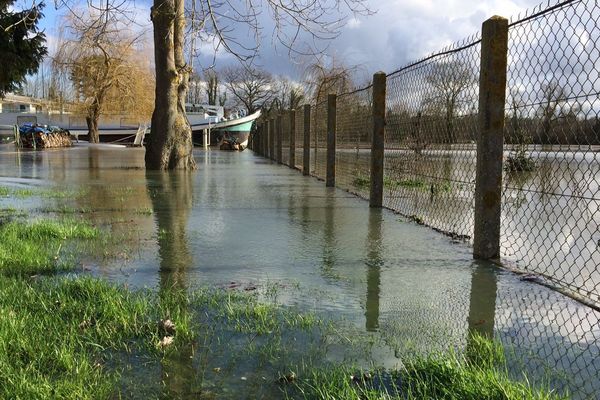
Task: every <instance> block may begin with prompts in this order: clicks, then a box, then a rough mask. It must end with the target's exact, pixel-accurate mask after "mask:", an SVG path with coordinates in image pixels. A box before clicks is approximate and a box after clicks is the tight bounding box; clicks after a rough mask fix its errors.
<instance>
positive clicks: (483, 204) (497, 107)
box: [473, 16, 508, 259]
mask: <svg viewBox="0 0 600 400" xmlns="http://www.w3.org/2000/svg"><path fill="white" fill-rule="evenodd" d="M507 53H508V20H507V19H505V18H502V17H498V16H494V17H492V18H490V19H488V20H487V21H485V22H484V23H483V27H482V36H481V66H480V68H481V70H480V75H479V121H478V127H479V135H478V138H477V172H476V178H475V232H474V238H473V257H474V258H479V259H493V258H498V257H499V256H500V217H501V205H502V204H501V203H502V156H503V149H504V110H505V103H506V69H507Z"/></svg>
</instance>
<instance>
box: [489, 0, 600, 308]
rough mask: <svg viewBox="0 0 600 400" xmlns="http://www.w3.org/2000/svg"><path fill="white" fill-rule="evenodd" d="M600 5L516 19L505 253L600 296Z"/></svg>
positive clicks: (578, 4)
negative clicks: (599, 151)
mask: <svg viewBox="0 0 600 400" xmlns="http://www.w3.org/2000/svg"><path fill="white" fill-rule="evenodd" d="M599 19H600V6H599V5H598V3H597V2H594V1H571V2H562V3H557V4H555V5H553V6H551V7H549V8H546V9H542V8H537V9H534V10H532V11H531V12H530V13H528V14H526V15H524V16H522V17H519V18H518V19H517V20H515V21H513V22H511V24H510V28H509V64H508V85H507V104H506V134H505V143H506V145H505V158H506V159H505V176H504V190H503V198H502V202H503V203H502V204H503V208H502V240H501V251H502V255H503V256H504V257H506V258H507V259H508V260H511V261H514V262H515V263H516V265H517V266H518V268H519V269H524V270H528V271H532V272H535V273H538V274H541V275H543V276H544V277H545V278H547V279H549V280H551V281H553V282H554V283H556V284H558V285H560V286H562V287H567V288H569V289H570V290H573V291H575V292H577V293H579V294H581V295H583V296H585V297H587V298H590V299H591V300H593V301H595V302H599V303H600V293H599V292H600V291H599V288H600V270H599V269H598V265H600V252H599V245H600V230H599V227H600V226H599V223H600V213H599V205H600V193H599V189H600V187H599V182H600V163H599V161H600V155H599V154H598V150H599V149H600V146H599V145H600V119H599V118H598V114H599V112H600V102H599V101H598V95H599V93H600V65H599V64H598V57H599V56H600V49H599V46H600V27H599V26H598V23H597V22H598V20H599Z"/></svg>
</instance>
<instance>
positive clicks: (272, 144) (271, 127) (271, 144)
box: [269, 118, 275, 160]
mask: <svg viewBox="0 0 600 400" xmlns="http://www.w3.org/2000/svg"><path fill="white" fill-rule="evenodd" d="M269 158H270V159H271V160H274V159H275V118H271V119H270V120H269Z"/></svg>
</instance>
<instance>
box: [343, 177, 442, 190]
mask: <svg viewBox="0 0 600 400" xmlns="http://www.w3.org/2000/svg"><path fill="white" fill-rule="evenodd" d="M352 185H353V186H354V187H356V188H357V189H368V188H369V187H370V185H371V179H370V178H369V177H368V176H365V175H357V176H356V177H355V178H354V180H353V181H352ZM383 186H384V187H385V188H387V189H390V190H394V189H397V188H405V189H417V190H422V191H430V192H432V193H442V192H450V191H452V185H451V184H450V183H449V182H445V181H440V182H437V183H428V182H426V181H424V180H422V179H401V180H396V179H392V178H390V177H389V176H385V177H384V178H383Z"/></svg>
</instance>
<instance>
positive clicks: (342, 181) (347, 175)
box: [335, 87, 373, 198]
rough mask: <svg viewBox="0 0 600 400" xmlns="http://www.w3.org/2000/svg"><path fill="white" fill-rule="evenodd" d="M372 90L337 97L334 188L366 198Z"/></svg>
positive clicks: (362, 90) (371, 134) (368, 183)
mask: <svg viewBox="0 0 600 400" xmlns="http://www.w3.org/2000/svg"><path fill="white" fill-rule="evenodd" d="M372 108H373V93H372V87H367V88H364V89H360V90H357V91H354V92H351V93H346V94H342V95H340V96H338V97H337V111H336V115H337V126H336V128H337V129H336V150H335V168H336V171H335V175H336V186H338V187H340V188H342V189H345V190H347V191H349V192H352V193H356V194H358V195H359V196H361V197H364V198H368V197H369V187H370V179H371V178H370V169H371V168H370V166H371V141H372V136H373V129H372V128H373V116H372V114H373V110H372Z"/></svg>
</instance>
